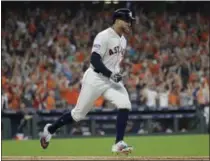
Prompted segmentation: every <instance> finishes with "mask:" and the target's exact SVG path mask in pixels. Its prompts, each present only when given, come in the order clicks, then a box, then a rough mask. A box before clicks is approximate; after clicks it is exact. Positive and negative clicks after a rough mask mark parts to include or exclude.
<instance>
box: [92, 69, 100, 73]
mask: <svg viewBox="0 0 210 161" xmlns="http://www.w3.org/2000/svg"><path fill="white" fill-rule="evenodd" d="M93 70H94V72H96V73H101V72H99V71H98V70H96V69H93Z"/></svg>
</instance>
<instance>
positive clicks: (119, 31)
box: [112, 25, 123, 37]
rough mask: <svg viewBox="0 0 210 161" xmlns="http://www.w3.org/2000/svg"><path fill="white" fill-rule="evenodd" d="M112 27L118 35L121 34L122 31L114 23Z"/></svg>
mask: <svg viewBox="0 0 210 161" xmlns="http://www.w3.org/2000/svg"><path fill="white" fill-rule="evenodd" d="M112 28H113V30H114V31H115V32H116V33H117V34H118V35H119V37H121V36H122V34H123V32H122V30H121V29H120V28H119V27H117V26H116V25H113V26H112Z"/></svg>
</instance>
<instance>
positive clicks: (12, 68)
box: [1, 1, 210, 154]
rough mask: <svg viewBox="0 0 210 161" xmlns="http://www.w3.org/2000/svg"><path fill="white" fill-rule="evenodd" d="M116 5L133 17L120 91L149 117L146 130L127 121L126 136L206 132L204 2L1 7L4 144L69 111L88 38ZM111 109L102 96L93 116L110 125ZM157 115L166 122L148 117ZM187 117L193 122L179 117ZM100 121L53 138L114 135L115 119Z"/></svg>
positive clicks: (206, 21)
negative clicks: (127, 9) (124, 92)
mask: <svg viewBox="0 0 210 161" xmlns="http://www.w3.org/2000/svg"><path fill="white" fill-rule="evenodd" d="M119 7H129V8H131V9H132V10H133V11H134V13H135V16H136V18H137V22H136V24H134V25H133V33H132V34H131V35H129V36H128V42H129V44H128V48H127V55H126V56H125V61H123V63H122V67H123V69H124V71H125V72H126V73H127V77H126V78H125V84H126V88H127V89H128V92H129V95H130V98H131V101H132V107H133V109H134V114H135V116H136V115H137V116H140V115H141V114H143V113H146V114H147V115H150V116H151V119H150V122H149V123H150V126H147V123H148V120H147V119H137V120H130V121H129V125H128V128H127V132H128V133H129V134H132V135H133V134H137V135H147V134H148V133H149V134H153V135H157V134H159V133H161V134H164V133H170V134H171V133H182V134H187V133H203V134H205V133H207V132H208V128H209V123H208V122H209V119H208V118H209V32H210V29H209V19H210V17H209V11H208V9H209V7H210V6H209V3H208V2H205V3H204V2H126V1H124V2H118V3H117V4H114V3H111V4H105V3H104V2H103V1H100V2H38V1H37V2H3V3H2V23H1V25H2V26H1V42H2V43H1V61H2V68H1V73H2V75H1V76H2V77H1V82H2V83H1V85H2V90H1V91H2V92H1V99H2V134H3V139H16V140H25V139H31V138H37V137H38V133H39V131H40V130H41V128H42V127H43V124H44V123H45V122H46V121H50V120H51V121H52V120H53V119H54V118H55V117H58V116H59V115H60V113H61V112H62V111H64V110H65V109H67V108H73V107H74V105H75V103H76V100H77V97H78V94H79V90H80V81H79V80H80V79H81V77H82V75H83V73H84V71H85V70H86V69H87V67H88V65H89V56H90V51H91V45H92V42H93V39H94V37H95V35H96V34H97V33H98V32H100V31H101V30H103V29H105V28H106V27H108V26H109V25H110V24H111V22H112V19H111V13H112V12H113V11H114V10H115V9H117V8H119ZM153 94H154V97H151V95H153ZM164 96H166V97H167V98H166V97H164ZM155 97H156V98H155ZM148 99H149V100H152V102H153V104H152V105H151V104H149V102H147V100H148ZM162 99H164V100H162ZM109 109H113V105H111V104H109V103H107V102H106V101H105V100H103V98H102V97H101V98H99V99H98V100H97V101H96V102H95V107H94V109H93V113H94V112H95V111H96V114H97V115H98V116H99V117H100V115H103V118H104V117H105V118H104V120H108V118H109V117H108V116H109V115H110V113H111V112H110V113H109V112H108V113H106V111H107V110H109ZM113 111H114V110H113ZM139 111H140V112H139ZM97 112H98V113H97ZM163 112H164V113H163ZM160 113H161V114H162V115H164V117H165V119H161V120H160V119H157V118H154V115H155V116H156V115H157V116H159V114H160ZM175 113H176V114H177V113H178V114H179V115H182V119H180V121H179V123H178V125H176V126H177V127H176V128H175V129H174V127H173V126H174V122H176V121H174V118H173V116H174V114H175ZM188 113H190V114H189V115H190V116H191V115H193V117H189V118H187V117H186V118H185V115H186V116H188V115H187V114H188ZM113 114H114V112H113ZM37 115H38V118H37ZM165 115H170V117H168V118H167V116H165ZM106 117H107V118H106ZM34 120H35V121H34ZM37 120H39V121H37ZM87 120H88V119H87ZM104 120H100V119H99V121H98V122H100V124H98V125H97V127H96V124H97V121H96V122H93V121H90V122H89V123H87V122H88V121H87V122H82V123H81V124H79V125H75V126H74V127H73V128H71V127H66V128H65V129H63V130H60V131H59V132H58V133H57V134H56V135H57V136H58V137H70V138H72V137H76V136H92V135H93V133H92V132H93V131H94V136H95V135H97V136H98V135H102V136H104V135H105V136H106V135H107V136H108V135H113V133H114V126H113V125H114V121H111V122H108V123H107V122H106V121H104ZM34 122H36V124H34ZM106 125H107V126H109V127H107V126H106ZM34 128H36V130H34ZM34 131H35V133H37V136H35V135H34ZM64 133H65V135H64ZM203 137H204V136H201V137H200V138H203ZM137 139H138V138H137ZM141 139H142V138H141ZM205 139H206V137H205ZM198 140H199V138H198ZM201 140H202V139H201ZM198 142H199V141H198ZM204 142H205V141H204ZM7 144H8V145H10V144H12V145H13V143H10V142H9V143H8V142H5V144H3V149H4V145H5V149H7V147H9V146H7ZM75 144H76V143H75ZM32 145H33V144H32ZM205 145H206V142H205ZM3 152H5V154H10V153H8V152H7V150H5V151H3ZM205 154H207V153H205Z"/></svg>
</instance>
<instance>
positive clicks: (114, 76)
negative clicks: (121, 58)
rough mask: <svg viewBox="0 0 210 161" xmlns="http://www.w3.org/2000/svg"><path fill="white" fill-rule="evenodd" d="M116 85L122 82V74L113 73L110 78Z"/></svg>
mask: <svg viewBox="0 0 210 161" xmlns="http://www.w3.org/2000/svg"><path fill="white" fill-rule="evenodd" d="M110 78H111V79H112V80H113V81H114V82H115V83H118V82H120V81H121V80H122V75H121V74H120V73H116V74H114V73H112V75H111V77H110Z"/></svg>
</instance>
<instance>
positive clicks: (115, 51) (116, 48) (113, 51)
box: [109, 46, 120, 55]
mask: <svg viewBox="0 0 210 161" xmlns="http://www.w3.org/2000/svg"><path fill="white" fill-rule="evenodd" d="M119 49H120V47H119V46H115V47H114V50H112V49H109V55H113V54H117V53H119Z"/></svg>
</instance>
